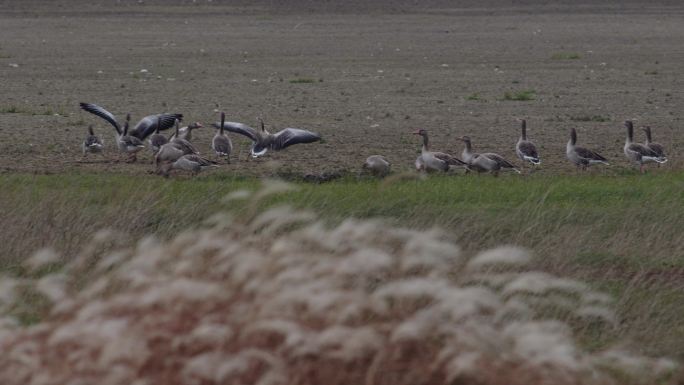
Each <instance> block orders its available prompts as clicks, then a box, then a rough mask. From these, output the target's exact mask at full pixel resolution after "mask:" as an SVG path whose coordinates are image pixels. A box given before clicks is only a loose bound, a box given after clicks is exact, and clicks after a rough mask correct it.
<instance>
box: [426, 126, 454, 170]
mask: <svg viewBox="0 0 684 385" xmlns="http://www.w3.org/2000/svg"><path fill="white" fill-rule="evenodd" d="M413 134H414V135H419V136H422V137H423V147H421V150H420V156H419V157H418V159H416V169H417V170H418V171H425V172H432V171H444V172H446V171H449V166H450V165H457V166H464V165H465V162H463V161H462V160H460V159H458V158H456V157H453V156H451V155H449V154H446V153H443V152H432V151H430V147H429V139H428V132H427V130H425V129H423V128H421V129H418V130H416V132H414V133H413Z"/></svg>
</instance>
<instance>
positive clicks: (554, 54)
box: [0, 0, 684, 174]
mask: <svg viewBox="0 0 684 385" xmlns="http://www.w3.org/2000/svg"><path fill="white" fill-rule="evenodd" d="M559 3H562V2H559ZM573 4H574V5H572V6H563V5H559V4H556V3H554V2H549V1H544V2H538V4H537V3H535V2H534V1H531V2H530V1H528V2H510V1H508V2H506V1H487V2H474V1H472V2H448V1H442V2H440V1H432V2H420V4H415V3H412V2H405V3H402V2H387V1H385V2H362V1H358V2H339V3H337V4H336V3H334V2H306V1H302V0H300V1H291V2H284V1H283V2H274V1H255V2H243V3H237V2H220V1H211V2H208V1H206V0H197V1H196V2H195V3H193V2H191V1H168V2H161V1H158V2H156V3H154V2H142V3H139V2H137V1H123V0H122V1H117V2H115V1H100V2H97V1H54V2H52V1H0V31H1V38H0V79H2V85H1V87H2V92H0V136H1V137H2V140H1V141H0V169H2V170H3V171H5V172H14V171H30V172H58V171H64V170H98V171H116V172H130V173H141V174H142V173H146V172H147V171H149V170H150V169H151V166H150V164H149V162H150V161H151V157H150V155H149V153H148V152H147V151H146V152H145V156H144V162H142V163H140V164H136V165H129V164H122V163H113V162H110V161H103V160H101V159H99V158H94V159H93V161H92V162H80V156H81V154H80V143H81V140H82V139H83V137H84V133H85V131H86V127H87V125H88V124H91V123H92V124H94V125H95V128H96V131H97V132H98V133H99V134H100V135H102V136H103V137H104V138H105V139H106V144H107V146H108V150H109V151H108V154H107V157H108V158H113V157H114V156H115V150H114V135H113V134H114V130H113V129H112V128H111V127H110V126H108V125H107V124H106V123H105V122H104V121H102V120H100V119H99V118H97V117H95V116H92V115H90V114H88V113H85V112H82V111H80V110H79V109H78V102H81V101H87V102H93V103H98V104H101V105H102V106H105V107H106V108H108V109H109V110H110V111H112V112H113V113H114V114H115V115H117V116H118V117H120V118H121V117H123V116H125V114H126V113H128V112H130V113H131V114H132V115H133V117H134V120H135V119H139V118H140V117H142V116H144V115H146V114H152V113H158V112H162V111H167V112H181V113H183V114H185V116H186V121H200V122H202V123H205V124H206V123H208V122H212V121H216V120H217V111H218V110H225V111H226V113H227V114H228V117H229V120H233V121H241V122H245V123H248V124H253V123H254V122H255V119H256V117H257V116H263V117H264V119H265V121H266V123H267V126H273V127H276V128H278V127H287V126H290V127H302V128H307V129H311V130H314V131H317V132H320V133H321V134H322V135H323V137H324V138H325V141H324V142H323V143H319V144H313V145H306V146H298V147H292V148H290V149H288V150H286V151H284V152H280V153H277V154H270V155H269V156H268V157H266V158H267V159H263V160H261V159H260V160H258V161H250V162H249V163H247V162H246V155H247V149H248V143H247V142H246V141H245V140H242V139H238V138H236V137H234V141H236V142H237V144H238V146H237V147H238V149H237V151H236V152H237V155H238V157H239V160H238V161H234V162H233V163H232V164H231V165H226V166H224V167H223V170H219V171H216V172H226V171H224V170H228V171H227V172H236V173H240V174H264V173H268V172H271V171H272V170H273V162H269V160H275V161H276V164H277V165H279V167H280V171H283V170H284V171H286V172H294V173H320V172H325V171H334V170H338V171H339V170H355V169H357V168H358V166H359V164H360V163H361V162H362V161H363V159H364V158H365V157H366V156H368V155H371V154H384V155H386V156H387V157H389V158H390V160H391V161H392V162H393V163H394V167H395V169H404V168H406V169H408V168H410V167H412V163H413V160H414V159H415V157H416V154H417V152H418V151H419V141H418V138H417V137H415V136H413V135H410V132H412V131H413V130H414V129H415V128H417V127H423V128H427V129H428V130H429V132H430V134H431V139H432V143H433V148H435V149H439V150H443V151H448V152H453V153H460V151H461V148H462V144H461V143H460V142H459V141H458V140H457V139H456V138H457V137H458V136H461V135H465V134H468V135H470V136H471V137H472V138H473V141H474V145H475V146H476V147H477V149H480V150H488V151H496V152H499V153H501V154H503V155H505V156H506V157H509V158H511V159H513V158H514V157H515V155H514V151H513V146H514V143H515V141H516V139H517V136H518V127H519V123H518V121H517V119H519V118H526V119H528V127H529V133H530V135H531V138H532V139H533V140H535V141H536V143H537V144H538V147H539V148H540V151H541V155H542V158H543V170H544V172H554V173H560V172H568V171H571V170H572V169H573V168H572V167H571V166H570V165H569V164H567V162H566V161H565V158H564V147H565V142H566V140H567V131H568V129H569V128H570V127H573V126H574V127H577V129H578V131H579V138H580V142H581V143H582V144H585V145H587V146H588V147H591V148H594V149H596V150H598V151H599V152H601V153H603V154H604V155H605V156H606V157H608V158H609V159H611V160H613V162H614V163H615V164H616V165H617V166H618V167H613V168H612V170H616V169H617V170H619V169H620V167H624V166H626V162H625V161H624V159H623V155H622V143H623V140H624V139H623V137H624V131H623V126H622V122H623V121H624V120H625V119H627V118H631V119H636V120H637V126H641V125H643V124H648V125H651V126H652V127H653V129H654V133H655V136H656V139H657V140H658V141H659V142H662V143H664V144H665V145H666V146H667V147H668V149H669V151H670V153H672V156H671V158H672V161H671V162H670V163H669V164H668V167H678V163H679V162H678V159H677V156H676V155H675V152H676V151H677V149H679V148H681V147H682V145H684V138H683V137H682V135H681V124H682V121H681V119H682V114H683V113H684V111H683V110H682V106H683V105H684V103H682V102H683V94H682V92H683V91H682V90H683V87H682V84H683V81H684V66H683V65H682V63H683V62H684V45H683V42H684V22H682V16H684V5H682V4H679V5H678V4H677V2H669V3H668V2H651V1H642V2H638V1H628V2H621V3H617V2H587V3H586V4H585V3H580V2H573ZM577 56H578V58H574V59H573V58H572V57H577ZM142 70H147V72H144V71H142ZM522 90H534V91H535V93H534V97H535V98H534V100H530V101H508V100H503V99H504V94H505V93H506V92H509V93H516V92H519V91H522ZM212 135H213V132H212V131H211V130H210V129H202V130H200V131H199V132H198V133H197V135H196V136H197V140H196V142H197V143H198V146H199V148H200V150H202V151H203V152H205V153H209V151H210V148H209V146H210V141H211V137H212ZM638 137H639V138H641V137H642V133H641V132H640V131H639V132H638ZM516 160H517V159H516ZM603 172H607V173H611V172H615V171H603Z"/></svg>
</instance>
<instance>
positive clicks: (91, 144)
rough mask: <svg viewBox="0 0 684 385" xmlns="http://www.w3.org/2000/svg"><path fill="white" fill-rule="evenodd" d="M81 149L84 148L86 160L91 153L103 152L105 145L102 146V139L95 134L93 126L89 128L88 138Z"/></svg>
mask: <svg viewBox="0 0 684 385" xmlns="http://www.w3.org/2000/svg"><path fill="white" fill-rule="evenodd" d="M81 147H82V148H83V157H84V158H85V156H86V155H87V154H89V153H91V154H98V153H101V152H102V148H103V147H104V145H103V144H102V140H100V138H98V137H97V136H96V135H95V133H94V132H93V126H92V125H90V126H88V136H86V138H85V140H84V141H83V145H82V146H81Z"/></svg>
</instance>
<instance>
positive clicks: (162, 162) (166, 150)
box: [154, 121, 199, 173]
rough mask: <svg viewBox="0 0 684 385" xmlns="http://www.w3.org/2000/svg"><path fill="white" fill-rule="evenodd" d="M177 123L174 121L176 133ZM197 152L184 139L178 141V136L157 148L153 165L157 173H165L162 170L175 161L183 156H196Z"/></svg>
mask: <svg viewBox="0 0 684 385" xmlns="http://www.w3.org/2000/svg"><path fill="white" fill-rule="evenodd" d="M178 126H179V123H178V121H176V131H178ZM198 154H199V152H198V151H197V150H196V149H195V147H194V146H193V145H192V144H190V142H188V141H187V140H185V139H180V138H178V136H176V137H175V138H173V139H171V140H170V141H169V142H168V143H166V144H163V145H162V146H161V147H159V151H157V154H156V155H155V156H154V164H155V167H156V169H157V172H161V173H166V171H168V170H166V171H165V170H164V169H165V168H166V167H165V166H166V165H170V164H171V163H173V162H175V161H177V160H178V159H179V158H180V157H182V156H183V155H198Z"/></svg>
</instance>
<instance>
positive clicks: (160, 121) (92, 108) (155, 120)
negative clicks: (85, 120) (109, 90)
mask: <svg viewBox="0 0 684 385" xmlns="http://www.w3.org/2000/svg"><path fill="white" fill-rule="evenodd" d="M80 106H81V109H83V110H84V111H88V112H90V113H91V114H94V115H97V116H99V117H100V118H102V119H104V120H106V121H107V122H108V123H109V124H111V125H112V126H114V129H115V130H116V132H117V134H119V135H121V125H120V124H119V122H118V121H117V120H116V118H115V117H114V115H113V114H112V113H111V112H109V111H107V110H105V109H104V108H102V107H100V106H98V105H97V104H92V103H80ZM128 119H130V115H129V117H128ZM176 119H178V120H181V119H183V114H159V115H149V116H146V117H144V118H142V119H141V120H140V121H139V122H138V124H136V125H135V127H133V129H132V130H131V132H129V133H128V135H130V136H132V137H135V138H138V139H140V140H145V139H146V138H147V137H148V136H150V135H152V133H153V132H155V131H156V130H157V126H158V125H160V126H159V130H160V131H164V130H166V129H169V128H171V127H173V123H174V122H175V121H176Z"/></svg>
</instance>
